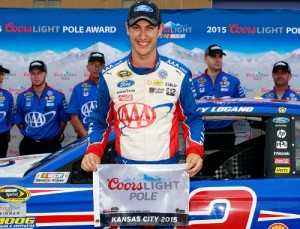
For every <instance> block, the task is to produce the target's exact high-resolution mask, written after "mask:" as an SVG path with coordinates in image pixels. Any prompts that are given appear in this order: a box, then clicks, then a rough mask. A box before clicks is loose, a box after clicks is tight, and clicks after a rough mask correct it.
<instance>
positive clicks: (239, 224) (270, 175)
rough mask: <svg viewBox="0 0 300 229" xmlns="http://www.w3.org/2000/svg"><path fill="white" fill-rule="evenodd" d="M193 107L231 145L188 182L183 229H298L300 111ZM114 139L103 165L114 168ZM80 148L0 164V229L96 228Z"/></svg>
mask: <svg viewBox="0 0 300 229" xmlns="http://www.w3.org/2000/svg"><path fill="white" fill-rule="evenodd" d="M198 104H199V108H200V109H201V110H202V114H203V119H205V120H224V119H226V120H234V121H235V128H234V130H235V135H236V144H235V146H234V147H233V148H232V149H228V150H222V149H221V150H220V149H214V150H209V151H206V152H205V158H204V165H203V168H202V170H201V171H200V172H199V174H197V175H196V176H195V177H193V178H191V182H190V206H189V227H188V228H206V229H207V228H208V229H211V228H222V229H223V228H237V229H240V228H242V229H244V228H254V229H257V228H266V229H279V228H280V229H284V228H299V226H300V178H299V174H300V161H299V158H300V103H298V102H291V101H289V102H287V101H282V100H257V99H255V100H254V99H253V100H249V99H218V100H205V101H199V103H198ZM113 139H114V137H112V138H111V139H110V142H109V144H108V146H107V148H106V152H105V156H104V158H103V162H104V163H114V153H115V148H114V141H113ZM86 146H87V140H86V139H79V140H77V141H75V142H73V143H71V144H69V145H68V146H66V147H64V148H62V149H61V150H59V151H57V152H55V153H52V154H40V155H30V156H19V157H12V158H4V159H0V228H51V229H52V228H94V212H93V187H92V174H91V173H87V172H84V171H83V170H82V169H81V168H80V164H81V159H82V157H83V155H84V153H85V149H86ZM184 159H185V158H184V153H183V152H181V160H182V161H184ZM177 228H181V227H177ZM182 228H186V227H182Z"/></svg>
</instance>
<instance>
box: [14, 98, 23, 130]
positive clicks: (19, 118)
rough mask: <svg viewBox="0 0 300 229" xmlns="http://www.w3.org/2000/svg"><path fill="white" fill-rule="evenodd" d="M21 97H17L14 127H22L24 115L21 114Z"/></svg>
mask: <svg viewBox="0 0 300 229" xmlns="http://www.w3.org/2000/svg"><path fill="white" fill-rule="evenodd" d="M22 105H23V95H22V94H21V95H19V96H18V97H17V108H16V120H15V124H16V125H22V124H24V114H23V107H22Z"/></svg>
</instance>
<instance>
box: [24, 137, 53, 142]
mask: <svg viewBox="0 0 300 229" xmlns="http://www.w3.org/2000/svg"><path fill="white" fill-rule="evenodd" d="M25 138H26V139H28V140H31V141H34V142H50V141H53V140H56V139H57V140H59V137H58V136H54V137H53V138H40V139H32V138H29V137H26V136H25Z"/></svg>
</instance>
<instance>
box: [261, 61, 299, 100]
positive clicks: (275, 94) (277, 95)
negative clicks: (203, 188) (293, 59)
mask: <svg viewBox="0 0 300 229" xmlns="http://www.w3.org/2000/svg"><path fill="white" fill-rule="evenodd" d="M272 77H273V80H274V84H275V85H274V88H273V90H271V91H269V92H267V93H265V94H263V95H262V96H261V97H262V98H266V99H283V100H293V101H300V95H299V94H297V93H296V92H294V91H293V90H292V89H291V88H290V86H289V80H290V79H291V78H292V73H291V68H290V66H289V64H288V63H287V62H285V61H278V62H276V63H275V64H274V66H273V70H272Z"/></svg>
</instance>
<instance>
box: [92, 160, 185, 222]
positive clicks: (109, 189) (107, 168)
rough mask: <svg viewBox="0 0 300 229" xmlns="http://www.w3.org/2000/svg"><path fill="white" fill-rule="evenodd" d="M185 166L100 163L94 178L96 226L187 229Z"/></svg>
mask: <svg viewBox="0 0 300 229" xmlns="http://www.w3.org/2000/svg"><path fill="white" fill-rule="evenodd" d="M186 167H187V164H168V165H165V164H164V165H161V164H158V165H153V164H151V165H149V164H134V165H128V164H126V165H120V164H118V165H116V164H100V165H99V166H98V171H97V172H94V176H93V190H94V214H95V215H94V220H95V226H100V225H101V226H141V225H144V226H150V225H156V226H187V225H188V214H189V189H190V183H189V182H190V181H189V176H188V174H187V173H186V171H185V169H186ZM178 197H180V198H178Z"/></svg>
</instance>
